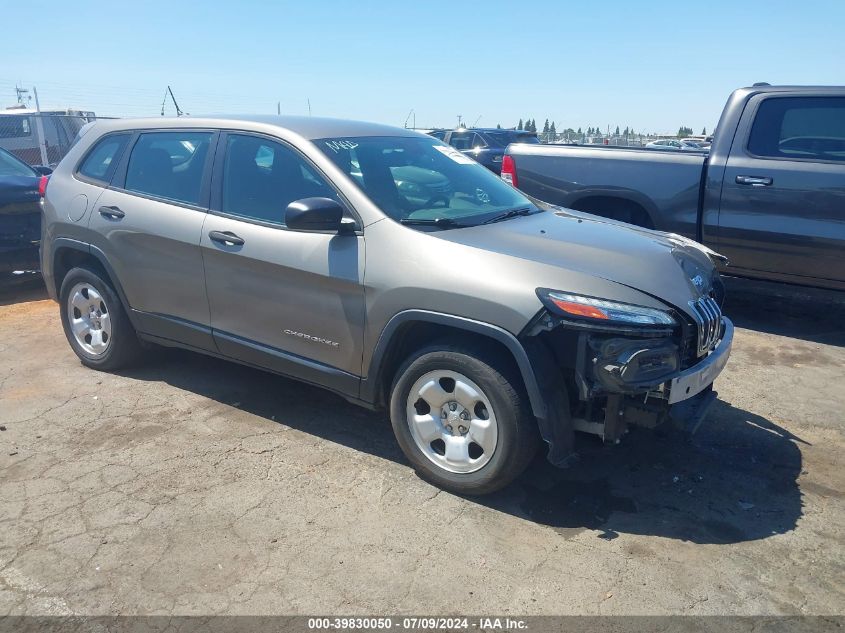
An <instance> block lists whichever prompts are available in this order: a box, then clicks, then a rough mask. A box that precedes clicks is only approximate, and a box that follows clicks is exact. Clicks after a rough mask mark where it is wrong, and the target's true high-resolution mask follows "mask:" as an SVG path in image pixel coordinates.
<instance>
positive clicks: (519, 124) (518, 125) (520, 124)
mask: <svg viewBox="0 0 845 633" xmlns="http://www.w3.org/2000/svg"><path fill="white" fill-rule="evenodd" d="M516 129H517V130H521V129H522V119H520V120H519V123H517V124H516Z"/></svg>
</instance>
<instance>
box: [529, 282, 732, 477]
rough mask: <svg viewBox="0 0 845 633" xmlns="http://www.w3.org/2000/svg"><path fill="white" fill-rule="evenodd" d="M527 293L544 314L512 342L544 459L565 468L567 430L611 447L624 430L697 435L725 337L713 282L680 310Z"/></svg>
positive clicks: (722, 359) (726, 324)
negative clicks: (539, 412) (530, 393)
mask: <svg viewBox="0 0 845 633" xmlns="http://www.w3.org/2000/svg"><path fill="white" fill-rule="evenodd" d="M537 295H538V296H539V297H540V300H541V301H542V302H543V305H544V309H543V310H542V311H541V312H540V313H539V314H538V315H537V316H536V317H535V318H534V319H533V320H532V322H531V323H530V324H529V326H528V327H527V328H526V329H525V330H524V331H523V333H522V335H521V336H520V340H521V341H522V344H523V345H524V347H525V349H526V351H527V352H528V355H529V358H530V359H531V362H532V365H533V366H534V371H535V375H536V376H537V379H538V382H539V384H540V389H541V391H542V392H543V396H544V399H545V402H546V403H547V416H546V419H543V420H539V424H540V431H541V433H542V435H543V437H544V439H545V440H546V442H547V443H548V444H549V455H548V458H549V461H551V462H552V463H553V464H556V465H563V464H565V463H566V461H567V460H568V459H569V457H570V456H572V454H573V449H572V442H573V431H576V430H577V431H584V432H587V433H592V434H595V435H598V436H600V437H601V438H602V439H603V440H604V441H605V442H617V441H618V440H619V439H620V438H621V437H622V435H623V434H624V433H625V432H626V430H627V427H628V425H636V426H643V427H647V428H655V427H657V426H660V425H662V424H665V423H669V422H673V423H674V424H676V425H677V426H681V427H684V428H687V429H688V430H690V431H692V432H695V430H697V428H698V426H699V425H700V423H701V421H702V420H703V419H704V416H705V414H706V412H707V409H708V407H709V406H710V404H712V402H713V401H714V400H715V398H716V393H715V392H714V391H713V389H712V383H713V380H714V379H715V378H716V376H717V375H718V374H719V373H720V372H721V370H722V368H723V367H724V365H725V363H726V362H727V358H728V356H729V354H730V346H731V342H732V338H733V325H732V324H731V322H730V320H728V319H726V318H725V317H723V316H722V314H721V308H720V304H721V300H722V292H721V282H720V281H719V280H718V278H716V279H715V280H714V282H713V284H712V286H711V288H710V289H709V290H708V291H707V293H705V294H702V296H701V297H700V298H699V299H697V300H694V301H691V302H690V310H689V311H688V312H687V311H681V310H676V309H673V308H670V307H668V306H667V308H666V310H658V309H655V308H648V307H644V306H634V305H628V304H621V303H616V302H612V301H607V300H604V299H597V298H592V297H584V296H579V295H572V294H568V293H564V292H558V291H553V290H549V289H545V288H541V289H538V290H537Z"/></svg>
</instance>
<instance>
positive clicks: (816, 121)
mask: <svg viewBox="0 0 845 633" xmlns="http://www.w3.org/2000/svg"><path fill="white" fill-rule="evenodd" d="M502 178H503V179H505V180H506V181H509V182H511V183H512V184H513V185H515V186H517V187H518V188H519V189H521V190H522V191H523V192H525V193H527V194H528V195H530V196H532V197H534V198H537V199H539V200H543V201H545V202H548V203H551V204H554V205H560V206H563V207H568V208H570V209H576V210H580V211H586V212H589V213H593V214H596V215H600V216H604V217H608V218H613V219H616V220H622V221H624V222H630V223H632V224H638V225H640V226H644V227H647V228H654V229H659V230H662V231H669V232H672V233H679V234H681V235H684V236H686V237H690V238H692V239H695V240H697V241H699V242H701V243H703V244H705V245H706V246H709V247H710V248H712V249H714V250H716V251H718V252H719V253H721V254H723V255H725V256H726V257H727V258H728V260H729V261H730V265H729V266H728V267H727V268H725V269H724V271H723V272H725V273H726V274H730V275H736V276H742V277H752V278H758V279H768V280H772V281H785V282H790V283H796V284H802V285H809V286H818V287H824V288H834V289H839V290H845V87H810V86H769V85H755V86H753V87H750V88H741V89H739V90H736V91H734V92H733V94H731V96H730V98H729V99H728V102H727V104H726V105H725V109H724V111H723V112H722V116H721V118H720V119H719V124H718V127H717V129H716V133H715V136H714V139H713V144H712V146H711V148H710V152H709V153H705V152H700V153H698V152H683V153H682V152H665V151H655V150H649V149H640V148H616V147H602V146H597V147H584V146H567V145H522V144H514V145H510V146H509V147H508V150H507V153H506V155H505V158H504V161H503V166H502Z"/></svg>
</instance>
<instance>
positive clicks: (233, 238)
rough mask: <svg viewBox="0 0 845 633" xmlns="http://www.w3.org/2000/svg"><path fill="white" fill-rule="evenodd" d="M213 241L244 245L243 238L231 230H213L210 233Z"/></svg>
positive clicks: (227, 244) (230, 244)
mask: <svg viewBox="0 0 845 633" xmlns="http://www.w3.org/2000/svg"><path fill="white" fill-rule="evenodd" d="M208 237H210V238H211V241H212V242H217V243H218V244H224V245H226V246H243V243H244V241H243V238H240V237H238V236H237V235H235V234H234V233H232V232H231V231H211V232H210V233H209V234H208Z"/></svg>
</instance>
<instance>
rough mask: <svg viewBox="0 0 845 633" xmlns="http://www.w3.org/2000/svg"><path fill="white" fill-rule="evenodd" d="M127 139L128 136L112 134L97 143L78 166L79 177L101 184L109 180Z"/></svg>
mask: <svg viewBox="0 0 845 633" xmlns="http://www.w3.org/2000/svg"><path fill="white" fill-rule="evenodd" d="M128 139H129V135H128V134H113V135H111V136H106V137H105V138H103V139H101V140H100V141H98V142H97V144H96V145H94V149H92V150H91V151H90V152H88V156H86V157H85V160H84V161H82V165H80V166H79V173H80V175H82V176H85V177H86V178H91V179H92V180H99V181H101V182H108V181H109V180H111V175H112V173H114V167H115V166H116V165H117V161H118V160H119V159H120V155H121V153H122V152H123V148H124V146H125V145H126V141H127V140H128Z"/></svg>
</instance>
